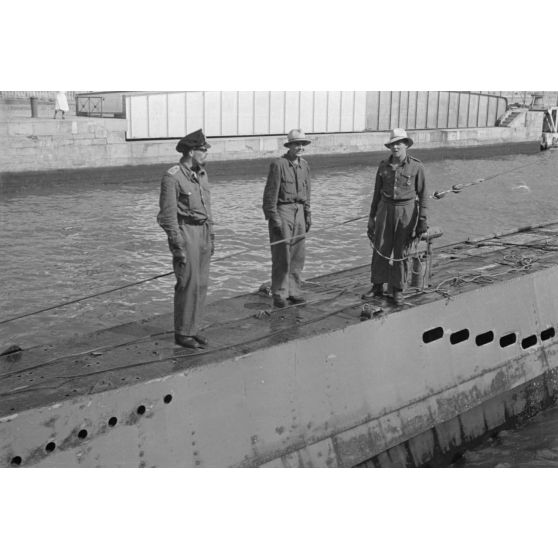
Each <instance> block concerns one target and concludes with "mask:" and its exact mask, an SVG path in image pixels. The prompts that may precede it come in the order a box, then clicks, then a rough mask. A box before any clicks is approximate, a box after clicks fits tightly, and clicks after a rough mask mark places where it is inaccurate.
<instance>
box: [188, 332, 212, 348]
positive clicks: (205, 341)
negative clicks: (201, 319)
mask: <svg viewBox="0 0 558 558" xmlns="http://www.w3.org/2000/svg"><path fill="white" fill-rule="evenodd" d="M192 337H193V338H194V339H195V340H196V341H197V342H198V343H199V344H200V345H202V346H203V347H206V346H207V345H209V340H208V339H207V337H204V336H203V335H200V334H199V333H198V334H197V335H192Z"/></svg>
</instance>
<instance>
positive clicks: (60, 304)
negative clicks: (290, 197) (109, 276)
mask: <svg viewBox="0 0 558 558" xmlns="http://www.w3.org/2000/svg"><path fill="white" fill-rule="evenodd" d="M361 219H368V215H364V216H360V217H353V218H351V219H346V220H345V221H340V222H338V223H333V224H332V225H328V226H326V227H322V228H320V229H317V231H316V232H322V231H327V230H329V229H333V228H335V227H340V226H343V225H347V224H349V223H353V222H354V221H359V220H361ZM306 236H307V235H306V233H304V234H299V235H296V236H293V237H291V238H286V239H282V240H277V241H275V242H271V243H269V244H265V245H264V244H262V245H258V246H252V247H251V248H246V249H244V250H239V251H238V252H233V253H231V254H227V255H225V256H221V257H219V258H214V259H212V262H213V263H215V262H220V261H223V260H227V259H230V258H234V257H236V256H241V255H243V254H247V253H249V252H254V251H255V250H260V249H262V248H266V247H267V246H275V245H277V244H283V243H286V242H292V241H293V240H298V239H299V238H304V237H306ZM170 275H174V271H169V272H167V273H160V274H159V275H154V276H153V277H148V278H147V279H142V280H140V281H134V282H133V283H126V284H125V285H121V286H119V287H114V288H112V289H107V290H106V291H101V292H98V293H93V294H90V295H87V296H82V297H80V298H76V299H74V300H68V301H66V302H61V303H58V304H55V305H53V306H49V307H48V308H41V309H40V310H35V311H33V312H28V313H26V314H20V315H18V316H13V317H11V318H7V319H5V320H1V321H0V325H2V324H7V323H10V322H14V321H16V320H20V319H22V318H28V317H30V316H35V315H37V314H42V313H43V312H48V311H50V310H56V309H58V308H63V307H64V306H68V305H70V304H76V303H78V302H83V301H84V300H89V299H91V298H95V297H98V296H103V295H107V294H111V293H114V292H116V291H121V290H124V289H128V288H130V287H135V286H137V285H141V284H143V283H148V282H150V281H154V280H156V279H161V278H163V277H168V276H170Z"/></svg>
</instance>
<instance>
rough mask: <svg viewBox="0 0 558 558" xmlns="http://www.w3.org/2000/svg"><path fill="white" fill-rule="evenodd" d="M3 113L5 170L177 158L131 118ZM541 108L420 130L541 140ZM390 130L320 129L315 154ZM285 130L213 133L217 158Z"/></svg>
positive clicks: (279, 140) (270, 144)
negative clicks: (473, 124) (515, 121)
mask: <svg viewBox="0 0 558 558" xmlns="http://www.w3.org/2000/svg"><path fill="white" fill-rule="evenodd" d="M5 115H6V111H4V118H2V112H0V169H1V170H2V171H3V172H21V171H36V170H45V169H65V168H84V167H110V166H123V165H141V164H156V163H173V162H174V161H176V159H177V153H176V151H175V145H176V140H159V141H126V121H125V120H120V119H110V118H78V117H75V116H73V117H67V119H66V120H60V119H57V120H54V119H52V117H49V118H29V117H17V118H16V117H13V114H11V113H10V114H9V116H10V117H9V118H6V117H5ZM542 116H543V113H542V112H536V111H534V112H529V113H528V114H527V115H526V117H525V126H522V127H514V128H504V127H502V128H498V127H493V128H464V129H447V130H416V131H413V132H412V133H411V135H412V137H413V138H414V140H415V143H416V145H417V146H420V147H421V148H436V147H452V146H455V147H465V146H472V145H480V144H494V143H505V142H524V141H536V140H538V139H539V137H540V135H541V130H542ZM387 139H388V133H387V132H359V133H338V134H320V135H314V136H312V140H313V143H312V147H311V152H312V153H315V154H326V153H332V152H335V153H340V152H341V153H343V152H346V153H349V152H358V151H381V150H384V149H385V148H384V142H385V141H386V140H387ZM283 142H284V137H283V136H261V137H233V138H211V144H212V149H211V158H212V159H213V160H230V159H253V158H267V157H273V156H277V155H279V154H281V153H283V152H284V148H283Z"/></svg>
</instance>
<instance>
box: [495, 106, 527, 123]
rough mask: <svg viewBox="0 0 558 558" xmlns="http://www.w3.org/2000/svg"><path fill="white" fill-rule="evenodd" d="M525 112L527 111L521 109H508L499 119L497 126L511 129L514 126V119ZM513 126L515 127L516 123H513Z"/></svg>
mask: <svg viewBox="0 0 558 558" xmlns="http://www.w3.org/2000/svg"><path fill="white" fill-rule="evenodd" d="M525 112H527V109H521V108H517V109H508V110H507V111H506V112H505V113H504V114H503V115H502V117H501V118H500V122H499V124H498V126H501V127H506V128H510V127H512V126H513V125H514V121H515V120H516V118H517V117H518V116H519V115H520V114H522V115H523V114H525ZM515 125H517V123H515Z"/></svg>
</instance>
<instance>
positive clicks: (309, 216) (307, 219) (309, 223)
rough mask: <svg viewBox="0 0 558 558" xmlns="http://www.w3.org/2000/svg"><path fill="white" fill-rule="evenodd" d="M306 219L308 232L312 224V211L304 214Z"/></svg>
mask: <svg viewBox="0 0 558 558" xmlns="http://www.w3.org/2000/svg"><path fill="white" fill-rule="evenodd" d="M304 220H305V221H306V232H308V231H309V230H310V227H311V226H312V216H311V215H310V213H306V215H304Z"/></svg>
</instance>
